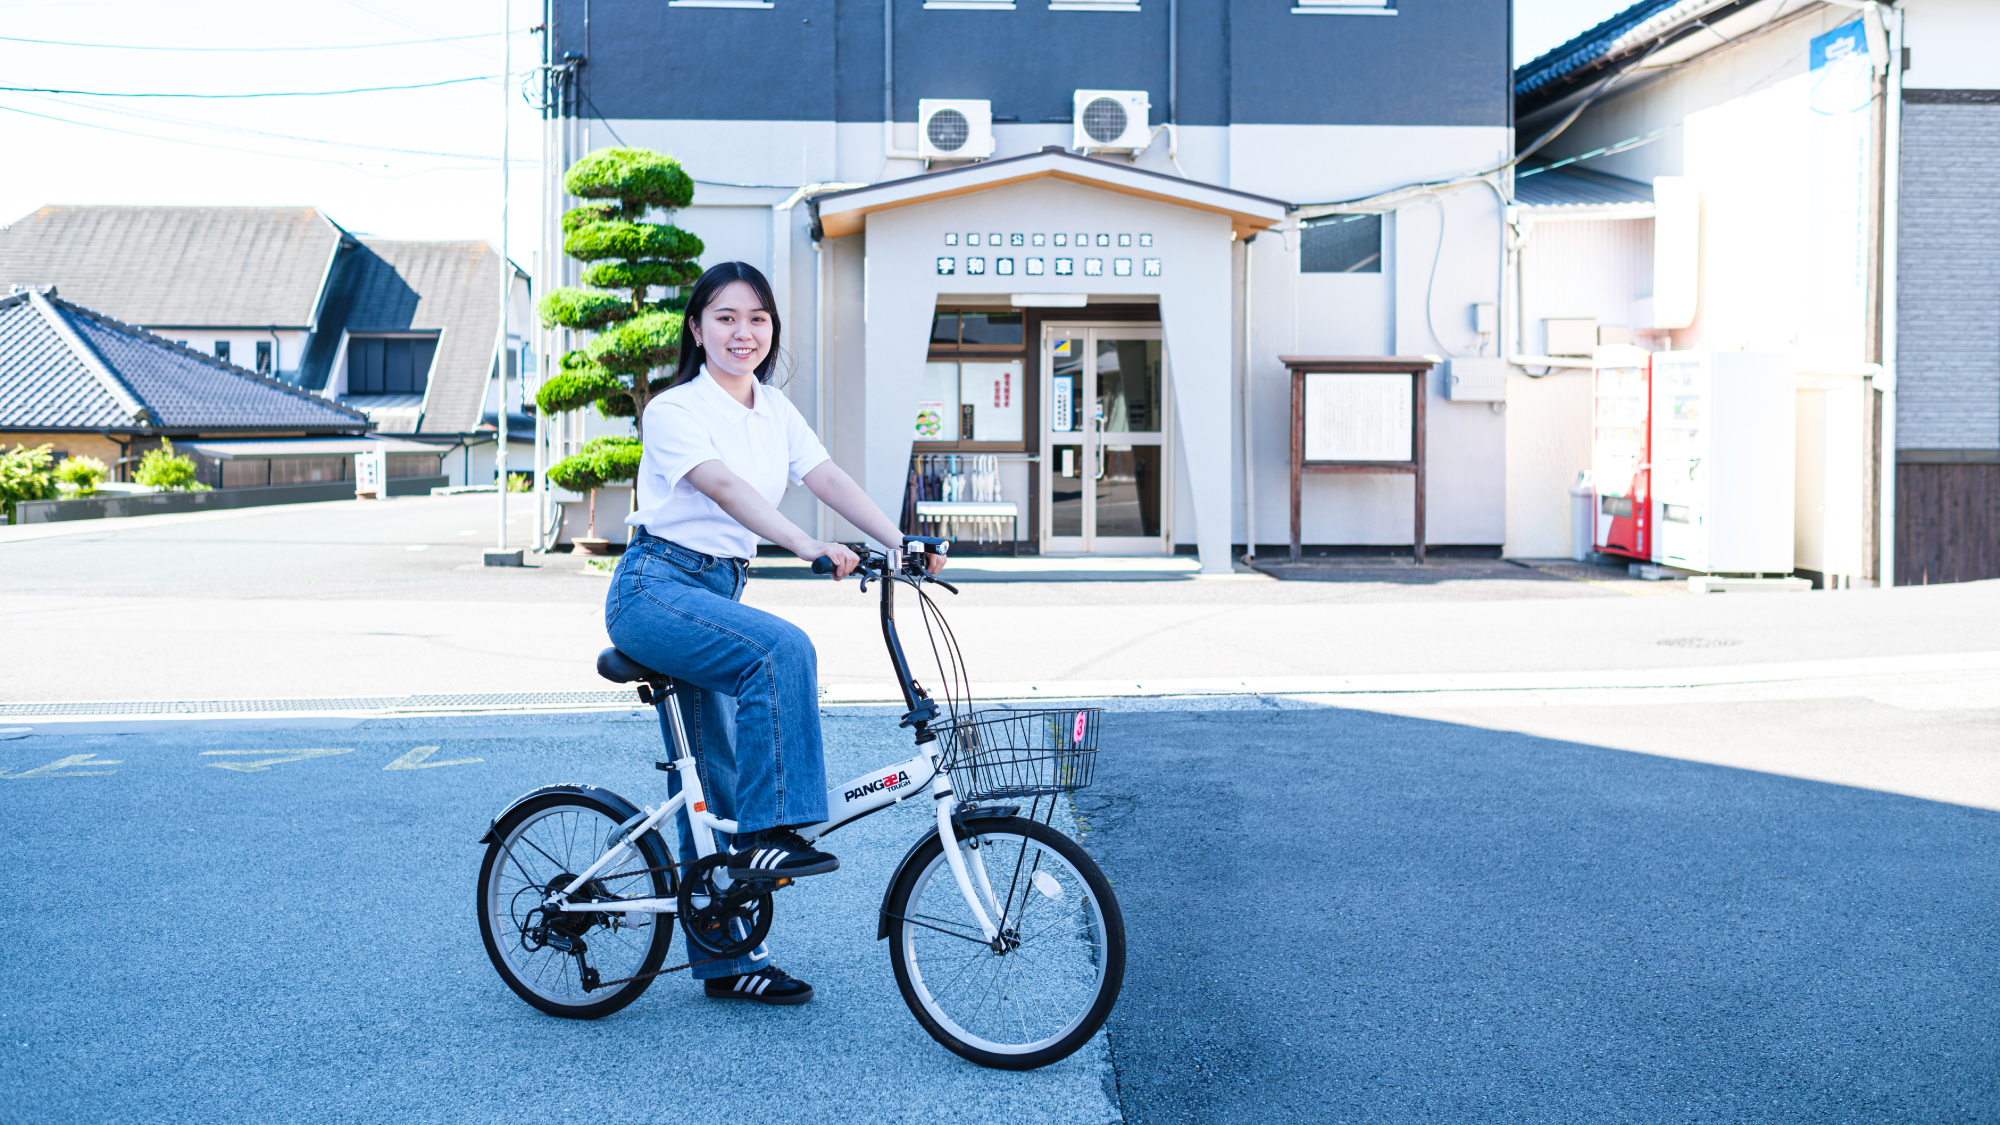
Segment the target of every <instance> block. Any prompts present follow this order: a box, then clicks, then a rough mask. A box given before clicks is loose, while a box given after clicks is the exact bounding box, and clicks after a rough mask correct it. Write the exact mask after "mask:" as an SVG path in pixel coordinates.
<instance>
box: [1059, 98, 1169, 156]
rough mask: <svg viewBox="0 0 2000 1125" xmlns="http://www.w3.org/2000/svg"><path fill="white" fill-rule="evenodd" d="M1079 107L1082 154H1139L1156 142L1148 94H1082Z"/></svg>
mask: <svg viewBox="0 0 2000 1125" xmlns="http://www.w3.org/2000/svg"><path fill="white" fill-rule="evenodd" d="M1075 106H1076V113H1075V116H1074V117H1073V118H1072V120H1073V121H1074V123H1075V124H1074V129H1075V136H1074V143H1073V144H1072V146H1071V147H1073V148H1075V149H1076V150H1077V151H1078V152H1138V151H1139V150H1140V149H1143V148H1145V147H1146V145H1147V144H1148V143H1149V142H1151V141H1152V139H1153V132H1152V130H1151V129H1150V128H1148V127H1147V124H1146V115H1147V114H1148V113H1149V112H1150V111H1151V108H1152V107H1151V106H1149V105H1148V104H1147V102H1146V91H1144V90H1078V91H1077V92H1076V102H1075Z"/></svg>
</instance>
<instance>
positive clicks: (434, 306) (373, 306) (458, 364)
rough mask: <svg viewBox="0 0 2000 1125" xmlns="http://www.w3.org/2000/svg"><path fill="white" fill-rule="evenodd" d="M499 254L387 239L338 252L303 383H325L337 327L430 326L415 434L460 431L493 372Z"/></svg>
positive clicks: (470, 246)
mask: <svg viewBox="0 0 2000 1125" xmlns="http://www.w3.org/2000/svg"><path fill="white" fill-rule="evenodd" d="M499 293H500V255H499V254H498V253H497V252H496V251H495V250H494V249H493V247H492V246H490V245H488V244H487V243H484V242H392V241H388V240H383V239H367V240H365V241H364V242H363V243H362V244H361V245H360V246H358V247H356V248H355V249H353V250H351V251H349V252H347V253H345V254H343V255H341V262H340V266H339V269H338V270H337V271H336V273H335V277H334V281H333V284H332V286H331V291H330V292H329V293H328V295H327V300H326V312H325V316H324V319H323V321H322V324H321V329H320V333H319V337H318V338H317V339H316V340H315V341H314V344H313V348H312V353H311V354H310V355H308V356H307V357H306V362H305V366H304V384H305V386H306V387H308V388H311V389H314V390H319V389H322V388H324V387H326V386H327V385H328V381H329V378H330V377H331V374H332V372H331V368H332V364H333V359H334V354H335V352H336V351H337V350H338V348H339V346H340V333H341V330H342V329H345V330H346V331H348V332H398V331H411V330H416V331H423V330H434V331H437V333H438V350H437V358H436V360H435V361H434V362H433V365H432V367H431V380H430V389H429V392H428V393H427V395H426V396H425V402H424V410H423V421H422V423H421V425H420V426H419V432H421V433H447V434H449V433H468V432H470V431H472V430H473V429H475V428H477V427H478V425H479V411H480V407H481V405H482V404H483V403H484V402H485V400H486V390H487V383H488V381H489V380H491V379H492V377H493V356H494V351H495V344H496V341H497V338H498V336H499V332H500V307H499V306H500V302H499Z"/></svg>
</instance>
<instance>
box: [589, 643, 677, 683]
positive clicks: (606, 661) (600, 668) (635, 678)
mask: <svg viewBox="0 0 2000 1125" xmlns="http://www.w3.org/2000/svg"><path fill="white" fill-rule="evenodd" d="M597 674H598V675H600V676H603V677H604V678H605V679H607V680H610V681H611V682H612V683H614V684H632V683H638V682H639V681H640V680H645V681H647V682H648V683H664V682H665V681H666V679H667V677H666V675H665V674H664V673H661V672H655V671H653V670H652V669H651V668H648V667H646V666H645V665H644V664H641V663H639V662H638V661H636V660H634V659H632V658H631V657H629V656H627V655H625V654H624V653H622V652H619V651H618V650H617V649H615V648H607V649H605V650H604V651H603V652H600V653H598V654H597Z"/></svg>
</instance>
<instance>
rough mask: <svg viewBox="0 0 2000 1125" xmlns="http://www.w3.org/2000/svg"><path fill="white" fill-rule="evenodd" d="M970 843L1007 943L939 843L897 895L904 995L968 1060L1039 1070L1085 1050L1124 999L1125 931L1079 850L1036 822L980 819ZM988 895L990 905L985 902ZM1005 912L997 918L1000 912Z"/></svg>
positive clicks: (892, 927) (1098, 875) (892, 906)
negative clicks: (984, 920)
mask: <svg viewBox="0 0 2000 1125" xmlns="http://www.w3.org/2000/svg"><path fill="white" fill-rule="evenodd" d="M972 831H973V835H970V836H968V837H966V838H965V839H963V840H960V841H958V848H959V853H960V854H961V855H962V856H963V857H964V858H965V861H966V864H967V868H968V871H969V872H970V873H971V875H972V879H973V885H974V887H975V888H977V887H979V886H980V884H981V880H980V877H979V876H980V872H981V871H982V870H983V872H984V874H985V884H986V886H988V887H990V888H991V897H990V899H987V902H986V909H987V913H988V915H989V916H993V915H995V914H996V913H997V915H998V917H995V918H994V919H993V920H994V922H995V924H996V925H998V926H999V928H1000V931H1001V935H1000V938H999V939H998V941H997V942H994V943H989V942H988V941H987V940H986V937H985V935H984V934H983V932H982V931H981V930H980V928H979V923H978V921H977V919H976V918H975V917H974V915H973V913H972V910H971V907H969V906H968V905H967V904H966V901H965V896H964V894H963V893H962V892H961V891H960V890H959V885H958V880H957V879H955V878H954V877H953V876H952V873H951V867H950V865H949V863H948V861H947V859H946V857H945V853H944V844H943V842H942V841H941V840H940V839H939V838H937V837H935V836H933V837H932V838H931V839H929V840H927V841H925V843H924V845H923V846H922V847H921V848H919V849H918V850H917V853H916V854H915V855H914V856H913V857H912V858H911V860H910V862H909V863H908V864H907V865H906V866H905V867H904V869H903V873H902V876H901V877H900V878H899V879H898V880H897V881H896V885H895V887H894V888H892V890H891V891H890V894H889V906H888V910H889V941H890V945H889V957H890V961H891V963H892V964H893V965H894V967H895V972H896V986H897V987H898V988H900V989H901V990H902V993H903V1000H904V1002H905V1003H907V1004H909V1006H910V1012H911V1014H913V1015H915V1016H916V1017H917V1022H918V1023H920V1024H922V1025H923V1027H924V1030H925V1031H928V1032H930V1034H931V1037H932V1038H933V1039H936V1040H937V1041H938V1042H939V1043H942V1044H943V1045H944V1046H945V1047H946V1048H947V1049H949V1050H951V1051H952V1052H953V1053H955V1054H957V1055H959V1056H960V1057H962V1058H965V1059H968V1060H970V1061H972V1062H975V1063H978V1064H979V1065H980V1066H988V1067H995V1068H998V1069H1002V1070H1033V1069H1034V1068H1036V1067H1040V1066H1047V1065H1048V1064H1050V1063H1052V1062H1056V1061H1058V1060H1060V1059H1065V1058H1068V1057H1069V1056H1070V1054H1071V1053H1073V1052H1074V1051H1075V1050H1076V1049H1077V1048H1078V1047H1081V1046H1082V1045H1083V1044H1084V1043H1085V1042H1086V1041H1088V1040H1089V1039H1090V1037H1091V1036H1092V1035H1095V1034H1096V1033H1097V1029H1098V1028H1099V1027H1102V1026H1103V1025H1104V1020H1105V1018H1106V1017H1108V1016H1109V1015H1110V1014H1111V1007H1112V1005H1113V1004H1115V1003H1117V1001H1118V989H1119V986H1120V985H1121V984H1122V983H1123V982H1124V979H1125V921H1124V918H1123V917H1122V916H1121V915H1120V914H1119V912H1118V900H1117V899H1116V898H1115V897H1113V895H1112V893H1111V884H1110V882H1109V881H1107V880H1106V879H1105V878H1104V873H1103V872H1102V871H1100V870H1098V867H1097V864H1096V862H1095V861H1093V860H1092V859H1091V858H1090V856H1089V855H1088V854H1086V853H1085V852H1084V850H1083V849H1082V848H1081V847H1078V846H1077V844H1076V843H1075V841H1073V840H1071V839H1070V838H1069V837H1067V836H1065V835H1063V834H1062V833H1061V832H1058V831H1057V830H1055V829H1054V828H1051V827H1049V826H1048V825H1046V824H1041V823H1038V822H1036V821H1032V820H1028V819H1026V818H1024V817H1000V818H994V819H990V820H977V821H974V822H973V824H972ZM982 897H984V895H982ZM996 906H997V907H998V909H997V911H996V910H995V907H996Z"/></svg>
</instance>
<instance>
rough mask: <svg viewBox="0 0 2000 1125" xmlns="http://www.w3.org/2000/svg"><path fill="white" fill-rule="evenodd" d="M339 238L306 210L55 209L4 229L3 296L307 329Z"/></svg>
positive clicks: (158, 321) (153, 320)
mask: <svg viewBox="0 0 2000 1125" xmlns="http://www.w3.org/2000/svg"><path fill="white" fill-rule="evenodd" d="M344 240H345V241H348V242H351V241H352V236H350V235H348V234H347V233H346V232H345V231H343V230H341V229H340V228H339V227H337V226H335V225H334V224H333V222H332V221H331V220H329V219H328V218H327V217H326V216H325V215H322V214H321V213H320V212H319V211H318V210H316V209H314V208H311V207H68V206H48V207H43V208H41V209H39V210H37V211H35V212H34V213H33V214H31V215H28V216H26V217H24V218H21V219H19V220H16V221H15V222H14V223H13V224H12V225H10V226H7V227H5V228H0V291H4V290H5V289H6V288H7V287H8V286H11V285H19V286H23V287H29V286H33V287H41V286H48V285H54V286H56V287H57V291H58V292H60V293H61V294H62V295H63V296H64V297H65V298H66V299H68V300H71V301H77V302H79V303H81V304H83V305H84V306H86V307H88V308H93V309H99V310H101V311H103V312H104V313H106V314H108V315H110V316H115V317H117V318H118V319H120V320H122V321H124V322H126V323H128V324H145V325H151V326H155V327H168V326H176V327H190V328H192V327H218V328H220V327H265V326H271V327H285V326H290V327H298V328H303V327H307V326H309V325H311V324H313V323H314V322H315V318H316V316H317V315H318V311H319V299H320V289H321V286H322V283H323V282H324V280H325V278H326V273H327V269H328V267H329V266H330V265H331V264H332V262H333V257H334V250H335V249H336V248H337V247H338V246H340V245H341V243H342V242H343V241H344ZM496 280H497V279H496Z"/></svg>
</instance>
